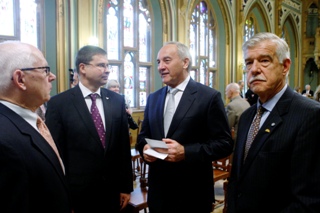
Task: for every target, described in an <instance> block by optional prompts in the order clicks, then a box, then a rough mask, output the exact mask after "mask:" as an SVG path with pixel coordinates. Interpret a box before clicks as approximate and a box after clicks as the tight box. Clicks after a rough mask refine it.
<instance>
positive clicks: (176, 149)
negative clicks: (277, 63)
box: [159, 138, 185, 162]
mask: <svg viewBox="0 0 320 213" xmlns="http://www.w3.org/2000/svg"><path fill="white" fill-rule="evenodd" d="M162 141H164V142H166V144H167V145H168V149H166V152H165V153H168V156H167V157H166V158H165V159H164V160H165V161H170V162H179V161H182V160H184V158H185V155H184V154H185V153H184V146H182V145H181V144H180V143H178V142H177V141H175V140H172V139H169V138H165V139H162ZM159 151H160V152H161V150H159Z"/></svg>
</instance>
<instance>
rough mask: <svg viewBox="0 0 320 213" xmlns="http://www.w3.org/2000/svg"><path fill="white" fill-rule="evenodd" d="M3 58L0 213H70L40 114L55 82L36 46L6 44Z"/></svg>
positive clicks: (59, 166)
mask: <svg viewBox="0 0 320 213" xmlns="http://www.w3.org/2000/svg"><path fill="white" fill-rule="evenodd" d="M0 52H1V54H0V64H1V69H0V124H1V125H0V204H1V205H0V212H2V213H9V212H30V213H31V212H32V213H42V212H46V213H58V212H59V213H71V201H70V197H69V193H68V188H67V182H66V179H65V176H64V165H63V162H62V161H61V158H60V154H59V152H58V151H57V148H56V145H55V144H54V142H53V141H52V138H51V137H50V132H48V131H46V133H47V137H48V138H51V141H50V142H52V144H51V145H50V144H49V142H48V141H47V140H46V139H45V138H44V137H43V136H42V134H41V133H40V132H41V129H43V128H45V126H44V123H43V122H42V123H41V121H40V120H39V119H40V118H39V119H38V116H37V114H36V109H37V108H39V107H40V106H41V105H42V104H43V103H45V102H46V101H48V100H49V99H50V91H51V88H52V81H54V80H55V79H56V76H55V75H54V74H52V73H51V72H50V67H49V66H48V62H47V60H46V59H45V58H44V56H43V54H42V53H41V51H40V50H39V49H37V48H36V47H34V46H32V45H29V44H25V43H21V42H18V41H9V42H3V43H0ZM40 123H41V124H42V125H41V127H43V128H41V127H40V126H39V124H40Z"/></svg>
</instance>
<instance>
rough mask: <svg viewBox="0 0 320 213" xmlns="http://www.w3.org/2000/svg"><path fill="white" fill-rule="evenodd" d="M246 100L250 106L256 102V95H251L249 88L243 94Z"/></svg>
mask: <svg viewBox="0 0 320 213" xmlns="http://www.w3.org/2000/svg"><path fill="white" fill-rule="evenodd" d="M245 97H246V100H247V101H248V102H249V104H250V106H252V105H253V104H256V103H257V101H258V95H257V94H255V93H253V92H252V90H251V89H250V88H249V89H248V90H247V92H246V94H245Z"/></svg>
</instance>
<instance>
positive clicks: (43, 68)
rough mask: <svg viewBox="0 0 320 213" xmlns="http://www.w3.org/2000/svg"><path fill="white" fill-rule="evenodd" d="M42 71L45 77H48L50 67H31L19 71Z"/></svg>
mask: <svg viewBox="0 0 320 213" xmlns="http://www.w3.org/2000/svg"><path fill="white" fill-rule="evenodd" d="M37 69H40V70H44V72H45V73H46V75H50V67H31V68H22V69H20V70H21V71H31V70H37Z"/></svg>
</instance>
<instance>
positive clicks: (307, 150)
mask: <svg viewBox="0 0 320 213" xmlns="http://www.w3.org/2000/svg"><path fill="white" fill-rule="evenodd" d="M255 113H256V105H254V106H252V107H251V108H249V109H248V110H247V111H245V112H244V113H242V115H241V118H240V122H239V129H238V137H237V142H236V148H235V153H234V159H233V164H232V173H231V178H230V181H229V187H228V212H232V213H233V212H236V213H241V212H245V213H250V212H259V213H260V212H288V213H289V212H290V213H292V212H320V196H319V195H320V166H319V165H318V164H319V163H320V154H319V150H320V143H319V133H320V125H319V121H320V105H319V103H317V102H315V101H313V100H309V99H306V98H305V97H302V96H301V95H299V94H297V93H294V92H293V91H292V90H291V89H290V88H289V87H288V88H287V89H286V91H285V93H284V94H283V95H282V97H281V98H280V100H279V101H278V103H277V104H276V105H275V107H274V109H273V110H272V111H271V112H270V114H269V116H268V118H267V120H266V121H265V122H264V124H263V125H262V127H261V128H260V130H259V132H258V134H257V136H256V138H255V139H254V141H253V143H252V145H251V148H250V150H249V153H248V156H247V158H246V161H245V163H243V150H244V146H245V143H246V138H247V133H248V131H249V128H250V125H251V121H252V120H253V117H254V116H255Z"/></svg>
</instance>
